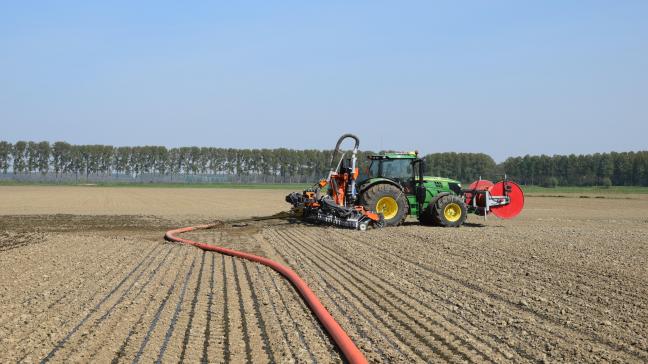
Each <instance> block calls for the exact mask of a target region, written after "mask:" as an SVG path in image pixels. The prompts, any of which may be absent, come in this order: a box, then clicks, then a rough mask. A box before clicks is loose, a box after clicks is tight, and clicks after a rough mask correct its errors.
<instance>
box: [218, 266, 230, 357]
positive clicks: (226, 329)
mask: <svg viewBox="0 0 648 364" xmlns="http://www.w3.org/2000/svg"><path fill="white" fill-rule="evenodd" d="M225 260H226V259H225V255H224V254H221V269H222V270H223V316H222V320H223V337H224V340H223V360H224V361H225V363H229V362H230V361H231V360H232V352H231V349H230V347H231V343H230V340H231V338H230V335H231V333H230V331H231V330H230V326H231V323H230V322H231V319H230V314H229V306H230V305H229V297H228V294H227V292H228V288H230V287H231V286H232V283H231V282H228V279H227V277H228V275H227V269H226V268H225ZM227 260H228V261H229V260H230V258H228V259H227ZM230 289H231V288H230Z"/></svg>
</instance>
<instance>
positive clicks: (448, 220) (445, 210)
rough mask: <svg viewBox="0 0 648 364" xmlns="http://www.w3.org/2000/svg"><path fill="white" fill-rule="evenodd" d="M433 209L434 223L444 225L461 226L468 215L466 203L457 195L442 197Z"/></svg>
mask: <svg viewBox="0 0 648 364" xmlns="http://www.w3.org/2000/svg"><path fill="white" fill-rule="evenodd" d="M431 210H432V211H431V212H432V220H433V222H434V224H435V225H439V226H444V227H459V226H461V225H462V224H463V223H464V221H466V217H467V215H468V210H467V208H466V204H465V203H464V202H463V200H462V199H461V198H460V197H459V196H457V195H448V196H443V197H441V198H440V199H439V200H437V202H436V203H435V204H434V207H432V208H431Z"/></svg>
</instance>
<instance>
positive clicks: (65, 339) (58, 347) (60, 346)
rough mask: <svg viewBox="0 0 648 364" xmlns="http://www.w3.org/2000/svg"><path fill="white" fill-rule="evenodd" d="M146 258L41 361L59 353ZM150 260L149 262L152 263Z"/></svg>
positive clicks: (45, 360) (42, 361)
mask: <svg viewBox="0 0 648 364" xmlns="http://www.w3.org/2000/svg"><path fill="white" fill-rule="evenodd" d="M146 260H147V259H142V260H141V261H140V262H139V263H138V264H137V265H136V266H135V267H133V269H131V270H130V271H129V272H128V273H126V275H125V276H124V278H123V279H122V280H121V281H119V283H118V284H117V285H116V286H114V287H113V288H112V289H111V290H110V291H109V292H108V293H107V294H106V295H105V296H104V297H103V298H102V299H101V301H99V302H98V303H97V304H96V305H95V306H94V307H93V308H92V309H91V310H90V312H88V313H87V314H86V315H85V316H84V317H83V318H82V319H81V321H79V322H78V323H77V324H76V325H75V326H74V327H73V328H72V330H70V332H68V333H67V334H66V335H65V336H64V337H63V338H62V339H61V340H60V341H59V342H58V343H56V345H55V346H54V348H53V349H52V350H51V351H50V352H49V353H47V355H45V357H44V358H43V359H42V360H41V363H44V362H47V361H49V360H50V359H52V357H54V355H56V353H57V352H58V351H59V350H61V349H62V348H63V346H64V345H65V343H66V342H67V341H68V340H69V339H70V337H72V335H74V334H75V333H76V332H77V331H78V330H79V328H80V327H81V326H82V325H83V324H84V323H85V322H86V321H87V320H88V319H89V318H90V317H91V316H92V315H93V314H94V313H96V312H97V311H99V308H101V306H102V305H103V304H104V303H106V301H108V300H109V299H110V298H111V297H112V296H113V294H115V292H117V290H118V289H120V288H121V286H122V285H124V283H126V281H127V280H128V279H129V278H130V277H131V276H132V274H133V273H134V272H135V271H137V270H138V269H139V268H140V267H141V266H142V264H144V262H145V261H146ZM152 261H153V260H151V261H150V262H152ZM150 262H149V263H150Z"/></svg>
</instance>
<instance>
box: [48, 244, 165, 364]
mask: <svg viewBox="0 0 648 364" xmlns="http://www.w3.org/2000/svg"><path fill="white" fill-rule="evenodd" d="M172 250H173V247H172V246H169V247H168V250H167V252H166V254H164V255H163V256H162V259H161V260H160V262H159V263H157V265H156V266H155V267H154V268H153V269H152V270H151V271H150V272H148V273H149V274H148V276H147V277H146V279H145V281H144V282H143V283H140V282H139V279H140V278H141V277H142V276H143V275H144V273H146V272H147V269H148V268H149V267H150V266H151V265H153V264H152V262H153V261H152V262H151V264H149V265H147V267H145V268H144V269H142V270H141V271H140V272H139V273H138V274H137V276H136V277H135V278H134V279H133V281H132V282H131V283H130V284H129V286H128V287H127V288H126V289H125V290H124V291H123V292H122V294H121V295H120V296H119V298H118V299H117V300H116V301H115V302H114V303H113V304H112V305H111V306H110V307H108V309H107V310H106V311H105V312H104V313H103V315H101V316H99V317H98V318H96V319H94V320H92V323H91V324H90V326H89V327H88V328H86V329H85V331H86V332H95V331H99V330H97V329H98V328H99V327H100V326H101V329H102V330H101V331H103V332H110V333H112V332H114V326H116V325H117V324H119V323H121V321H122V320H121V319H120V318H121V316H123V315H125V314H127V313H128V309H129V306H130V305H125V307H120V308H119V309H118V311H121V312H118V313H116V314H113V311H114V310H115V308H116V307H118V305H120V304H122V303H123V302H124V301H125V300H126V299H128V302H133V301H134V300H135V299H137V297H139V296H140V294H141V293H142V292H143V291H144V290H145V289H146V288H147V287H148V285H149V283H151V281H152V280H153V278H154V277H155V276H156V274H157V272H158V271H159V269H160V267H162V266H163V265H164V263H165V262H166V261H167V259H168V258H169V256H170V254H171V252H172ZM133 287H138V289H137V290H136V292H135V293H134V294H132V295H129V293H130V291H131V289H132V288H133ZM122 306H124V305H122ZM120 314H121V315H120ZM108 317H110V320H109V322H104V321H106V319H107V318H108ZM110 337H112V335H111V336H109V337H108V338H110ZM88 339H92V343H89V344H86V343H85V341H86V340H88ZM93 345H94V347H95V348H96V347H98V346H103V345H105V344H102V340H99V339H98V337H97V336H96V335H93V336H92V338H89V337H88V336H87V335H82V336H81V337H79V338H78V339H76V340H71V341H70V342H68V343H67V347H68V348H69V349H67V350H66V351H67V352H68V353H66V354H67V356H66V359H65V360H66V361H72V360H71V359H72V356H73V355H74V354H75V353H76V352H77V351H78V350H79V349H83V350H84V351H85V352H90V353H91V354H90V356H89V357H88V358H84V359H85V360H92V358H93V355H94V354H95V353H96V349H94V348H93ZM60 354H61V355H62V356H63V353H62V352H61V353H60Z"/></svg>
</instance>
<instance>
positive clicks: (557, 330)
mask: <svg viewBox="0 0 648 364" xmlns="http://www.w3.org/2000/svg"><path fill="white" fill-rule="evenodd" d="M361 240H362V239H359V241H361ZM363 243H364V245H366V246H367V247H371V244H370V243H368V242H366V241H365V242H363ZM384 254H387V253H384ZM399 260H402V262H403V263H409V264H412V265H415V266H417V267H419V268H421V269H423V270H425V271H426V272H427V273H431V274H433V275H434V276H435V277H441V278H444V279H445V280H447V281H449V282H451V285H458V286H459V287H460V289H462V290H468V291H470V292H471V293H472V294H477V295H478V296H480V297H481V298H482V299H484V298H486V299H489V300H495V301H497V302H500V303H502V304H504V305H505V306H506V308H507V309H509V310H513V311H514V312H515V311H517V312H520V313H524V314H527V315H528V314H531V315H533V316H535V317H536V319H534V320H533V321H532V322H531V323H532V326H533V327H535V329H536V330H539V331H540V332H541V334H538V335H539V336H541V337H542V336H545V337H555V336H556V335H559V336H560V337H561V338H562V340H574V339H576V340H578V341H584V342H587V341H592V339H593V340H594V341H596V342H598V343H599V344H602V345H605V346H607V347H608V348H610V349H612V350H613V351H616V352H623V353H624V354H625V355H629V356H627V357H626V358H627V359H626V360H630V358H634V359H633V360H637V359H641V358H642V357H643V358H644V359H645V358H648V353H643V352H639V351H630V350H628V349H627V348H624V347H623V346H622V345H623V344H621V343H619V342H617V343H615V342H611V341H610V340H608V339H604V338H601V337H600V335H598V334H590V333H587V332H583V331H582V330H580V329H577V328H570V327H567V326H565V325H564V324H563V323H562V322H561V321H558V320H557V319H555V318H553V317H550V316H549V315H548V314H546V313H543V312H536V311H534V310H532V309H530V308H528V307H526V306H524V305H521V304H519V303H518V302H517V301H515V300H514V299H512V298H507V297H505V296H503V295H501V294H500V293H496V292H499V290H486V289H485V288H484V287H483V286H480V285H476V284H475V283H473V282H470V281H467V280H466V279H464V278H459V277H457V276H452V275H450V274H448V273H445V272H443V271H440V270H439V269H437V268H435V267H433V266H430V265H429V264H425V263H421V262H417V261H414V260H411V259H407V258H404V257H403V256H402V255H401V256H399ZM486 287H488V286H486ZM472 294H469V295H472ZM517 316H524V315H522V314H517ZM538 320H540V321H541V322H540V323H537V324H533V323H534V322H537V321H538ZM528 329H529V328H527V330H528ZM566 330H567V331H569V333H566V332H565V331H566ZM635 350H637V349H635Z"/></svg>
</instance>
